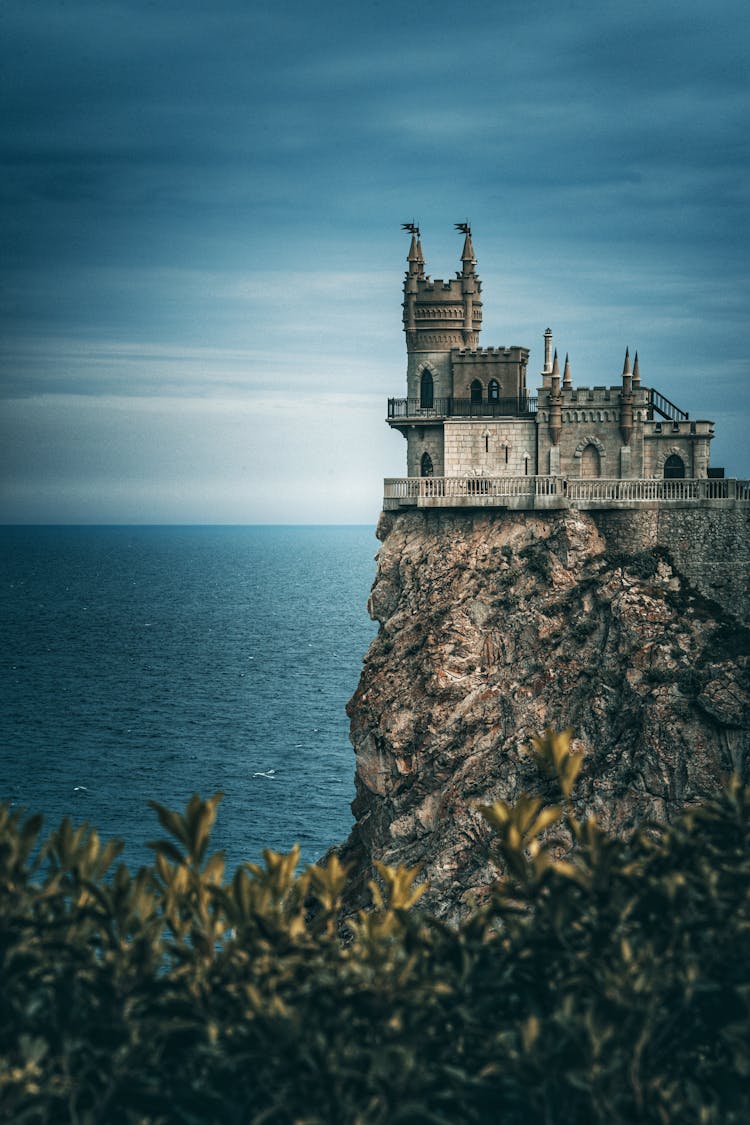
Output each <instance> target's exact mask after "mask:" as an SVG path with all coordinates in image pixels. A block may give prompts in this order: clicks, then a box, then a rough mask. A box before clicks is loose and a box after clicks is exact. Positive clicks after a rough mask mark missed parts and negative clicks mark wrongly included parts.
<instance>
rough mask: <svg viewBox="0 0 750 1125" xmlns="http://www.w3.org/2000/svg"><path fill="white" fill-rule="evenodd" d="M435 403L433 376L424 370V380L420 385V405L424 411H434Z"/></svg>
mask: <svg viewBox="0 0 750 1125" xmlns="http://www.w3.org/2000/svg"><path fill="white" fill-rule="evenodd" d="M434 402H435V386H434V384H433V381H432V375H431V374H430V372H429V371H428V370H427V368H425V369H424V371H423V372H422V379H421V382H420V384H419V405H420V407H421V409H422V410H432V407H433V405H434Z"/></svg>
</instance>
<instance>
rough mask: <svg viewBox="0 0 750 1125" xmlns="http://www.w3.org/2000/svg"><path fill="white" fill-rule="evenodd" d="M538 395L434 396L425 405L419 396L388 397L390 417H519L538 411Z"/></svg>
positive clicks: (528, 415)
mask: <svg viewBox="0 0 750 1125" xmlns="http://www.w3.org/2000/svg"><path fill="white" fill-rule="evenodd" d="M536 410H537V398H536V396H535V395H520V396H518V397H515V398H498V399H494V400H492V401H484V402H473V401H472V400H471V399H469V398H454V397H453V396H450V397H448V398H434V399H433V400H432V402H431V403H430V404H429V405H425V404H424V403H423V402H422V400H421V399H418V398H389V399H388V418H389V420H390V419H392V418H520V417H530V416H532V415H534V414H536Z"/></svg>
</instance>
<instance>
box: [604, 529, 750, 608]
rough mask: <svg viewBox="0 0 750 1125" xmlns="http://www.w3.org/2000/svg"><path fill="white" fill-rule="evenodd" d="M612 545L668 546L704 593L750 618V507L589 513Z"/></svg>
mask: <svg viewBox="0 0 750 1125" xmlns="http://www.w3.org/2000/svg"><path fill="white" fill-rule="evenodd" d="M589 514H590V515H591V517H592V518H593V520H594V522H595V523H596V525H597V527H598V528H599V530H600V531H601V533H602V534H603V535H604V537H605V538H606V540H607V543H608V545H609V546H610V547H614V548H615V549H617V550H620V551H623V552H624V553H627V554H633V553H635V552H638V551H645V550H649V549H650V548H652V547H656V546H659V547H663V548H665V550H667V551H668V552H669V554H670V556H671V558H672V559H673V561H674V564H675V567H676V568H677V570H678V571H679V572H680V574H682V575H684V577H685V578H687V579H688V581H689V582H690V583H691V584H692V585H693V586H694V587H695V588H696V590H698V591H699V592H700V593H701V594H703V596H704V597H707V598H711V599H712V600H714V601H716V602H718V604H719V605H720V606H722V608H723V609H725V610H727V611H728V612H729V613H732V614H733V615H735V616H737V617H739V618H740V619H741V620H743V621H747V620H750V604H749V603H750V509H748V508H699V509H698V508H692V509H691V508H652V509H650V510H648V511H641V510H633V509H631V510H628V511H602V512H590V513H589Z"/></svg>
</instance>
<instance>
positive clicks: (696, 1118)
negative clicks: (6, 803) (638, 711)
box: [0, 732, 750, 1125]
mask: <svg viewBox="0 0 750 1125" xmlns="http://www.w3.org/2000/svg"><path fill="white" fill-rule="evenodd" d="M532 752H533V753H534V755H535V757H536V758H537V760H538V762H539V765H540V766H541V767H542V768H543V769H544V770H545V771H547V772H549V773H550V774H552V775H553V776H554V777H555V778H556V779H557V781H558V784H559V788H560V791H561V797H560V800H559V801H558V803H557V804H553V805H550V804H548V803H545V802H544V801H543V800H542V798H540V797H531V796H528V795H523V796H522V797H521V798H520V799H519V800H518V801H517V802H516V803H515V804H513V805H510V804H507V803H505V802H502V801H498V802H496V803H495V804H493V805H491V806H487V807H485V808H483V810H482V811H483V815H484V817H485V818H486V820H487V822H488V823H489V825H490V827H491V828H492V830H493V835H492V838H491V839H492V841H493V842H492V844H491V848H492V858H493V860H494V862H495V863H496V864H497V867H498V869H502V870H503V871H504V872H505V874H504V875H503V876H502V878H501V879H500V880H499V881H498V882H497V884H496V885H495V886H494V888H493V889H492V891H491V893H490V895H489V897H488V899H487V901H486V902H485V903H484V904H483V905H482V906H481V907H478V908H477V909H475V910H474V912H473V913H472V914H471V916H470V917H469V918H468V919H467V920H466V921H465V922H463V923H462V924H461V925H460V926H458V927H455V928H452V927H448V926H446V925H444V924H442V923H441V922H439V921H438V920H436V919H435V918H432V917H430V916H429V915H427V914H424V913H422V912H420V910H419V907H418V905H416V904H417V900H418V899H419V896H420V893H421V888H420V887H419V886H418V885H417V876H416V872H415V871H413V870H406V869H403V868H399V869H391V868H387V867H383V866H380V867H379V868H378V877H377V879H376V880H375V881H374V883H373V884H372V893H373V907H372V909H371V910H369V911H362V912H360V913H358V914H357V915H356V916H355V917H353V918H349V919H347V920H346V921H345V922H343V923H342V921H341V901H342V894H343V892H344V889H345V884H346V872H345V871H344V870H343V868H342V867H341V865H340V863H339V862H338V860H337V859H336V858H335V857H332V858H331V859H329V861H328V863H327V864H325V865H317V866H313V867H310V868H307V869H306V870H304V871H303V872H302V873H301V874H297V873H296V867H297V858H298V857H297V852H296V851H292V852H291V853H289V854H288V855H279V854H276V853H273V852H266V853H265V854H264V863H263V864H262V865H255V864H245V865H243V866H241V867H240V868H239V869H238V870H237V871H236V872H234V874H233V875H232V877H231V878H229V879H225V878H224V872H223V859H222V856H221V855H220V854H209V839H210V831H211V827H212V825H213V822H214V818H215V815H216V811H217V808H218V802H219V798H218V796H216V797H213V798H211V799H209V800H207V801H201V800H199V798H197V797H194V798H193V799H192V800H191V801H190V803H189V804H188V806H187V808H186V810H185V812H184V813H182V814H179V813H176V812H172V811H170V810H168V809H165V808H163V807H162V806H159V805H154V806H153V807H154V810H155V812H156V814H157V816H158V818H159V821H160V824H161V826H162V829H163V830H164V831H165V833H166V835H165V838H163V839H160V840H159V841H157V842H156V843H155V844H153V845H152V846H153V849H154V862H153V864H152V865H151V866H148V867H146V868H142V869H140V870H139V871H138V872H137V873H136V874H135V875H132V874H130V873H129V872H128V871H127V870H126V868H125V867H124V866H122V865H120V866H118V867H117V868H116V869H115V870H114V872H113V873H112V872H111V868H112V864H113V862H114V860H115V859H116V856H117V852H118V850H119V845H117V844H106V845H104V844H102V843H101V841H100V840H99V838H98V836H97V834H96V832H94V831H93V830H92V829H90V828H89V827H87V826H85V825H84V826H82V827H79V828H73V827H72V826H71V824H70V823H69V822H68V821H64V822H63V824H62V825H61V827H60V828H59V829H58V830H57V831H56V832H53V833H52V835H51V836H50V837H49V839H48V840H47V841H46V842H45V843H44V844H43V846H42V847H41V849H40V850H38V851H35V842H36V840H37V838H38V833H39V829H40V819H39V818H38V817H33V818H31V819H29V820H25V821H24V820H23V819H22V817H21V816H19V814H18V813H14V812H11V811H10V810H9V809H7V808H3V809H2V811H0V972H1V974H2V975H1V978H0V979H2V990H1V991H0V1059H1V1060H2V1061H1V1062H0V1116H2V1117H3V1119H7V1120H13V1121H18V1122H45V1121H77V1122H108V1123H109V1122H113V1123H119V1122H147V1123H149V1122H150V1123H156V1122H172V1121H175V1122H204V1121H206V1122H222V1123H224V1122H255V1123H257V1125H260V1123H261V1122H263V1123H289V1125H291V1123H293V1122H298V1123H307V1125H312V1123H315V1122H319V1123H323V1122H325V1123H329V1122H332V1123H342V1125H343V1123H345V1122H346V1123H351V1122H360V1123H381V1122H382V1123H383V1125H385V1123H386V1122H387V1123H389V1125H390V1123H391V1122H402V1123H406V1122H413V1123H417V1122H425V1123H426V1122H434V1123H437V1122H443V1123H445V1122H459V1121H460V1122H495V1121H502V1122H509V1123H515V1122H518V1123H520V1122H524V1123H528V1122H532V1123H534V1122H539V1123H542V1122H544V1123H557V1122H559V1123H561V1125H563V1123H564V1125H569V1123H572V1122H575V1123H576V1125H579V1123H586V1122H608V1123H610V1122H623V1123H624V1122H635V1121H638V1122H675V1123H676V1122H680V1123H682V1122H717V1123H718V1122H722V1123H725V1122H726V1123H732V1122H737V1123H739V1122H745V1121H747V1120H748V1119H750V1097H749V1096H748V1091H747V1077H748V1071H749V1070H750V1059H749V1058H748V1052H747V1042H748V1032H749V1031H750V1025H749V1021H748V996H749V995H750V968H749V966H750V956H749V954H750V948H749V945H750V936H749V935H750V925H749V922H750V917H749V914H750V901H749V897H748V893H747V887H748V885H750V884H749V882H748V876H750V858H748V857H749V856H750V846H749V845H750V832H749V830H748V824H749V823H750V791H747V790H743V789H742V788H741V787H740V786H739V784H738V783H737V782H736V781H735V782H732V783H731V784H730V785H729V787H728V788H727V790H726V792H725V793H724V794H723V795H722V796H721V797H720V798H718V799H717V800H716V801H713V802H709V803H707V804H705V805H703V806H701V807H698V808H692V809H689V810H686V811H685V812H684V813H683V815H682V816H681V817H680V819H679V821H678V822H677V823H676V824H675V825H673V826H672V827H664V826H661V827H659V826H653V825H651V826H644V827H643V828H642V829H641V830H640V831H638V832H637V833H635V834H634V835H633V836H632V837H631V838H629V839H628V840H625V841H621V840H617V839H614V838H612V837H611V836H608V835H607V834H606V833H604V832H603V831H602V830H601V829H600V828H599V826H598V825H597V823H596V821H595V820H594V818H592V817H588V818H583V819H582V818H579V817H578V816H577V815H576V814H575V811H574V808H573V805H572V803H571V795H572V790H573V786H574V783H575V778H576V774H577V772H578V768H579V765H580V758H579V757H578V756H577V755H575V754H573V753H572V752H571V749H570V741H569V738H568V736H567V734H565V735H554V734H552V733H551V732H548V734H547V735H545V736H544V737H542V738H539V739H536V740H534V746H533V748H532ZM571 838H572V839H573V840H574V842H575V847H574V849H573V851H572V852H568V853H566V848H567V842H568V841H569V840H570V839H571ZM478 846H481V845H479V844H478Z"/></svg>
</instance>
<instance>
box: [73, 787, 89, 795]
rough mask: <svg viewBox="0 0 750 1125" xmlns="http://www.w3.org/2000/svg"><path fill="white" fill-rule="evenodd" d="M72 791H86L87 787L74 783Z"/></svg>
mask: <svg viewBox="0 0 750 1125" xmlns="http://www.w3.org/2000/svg"><path fill="white" fill-rule="evenodd" d="M73 792H74V793H88V788H87V786H85V785H74V786H73Z"/></svg>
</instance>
